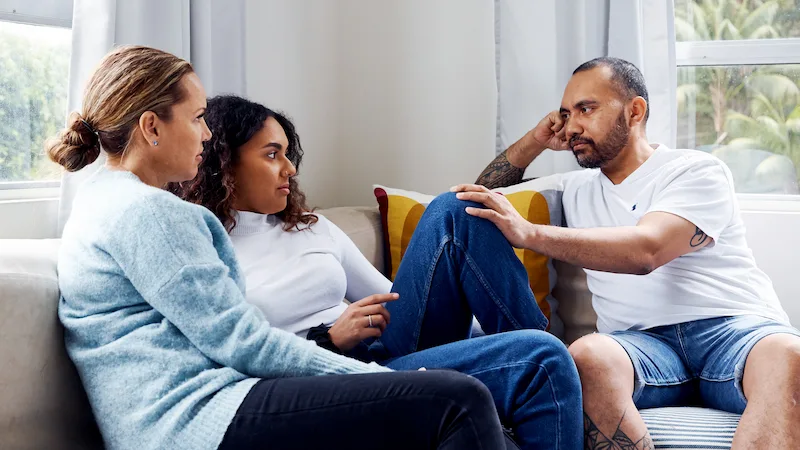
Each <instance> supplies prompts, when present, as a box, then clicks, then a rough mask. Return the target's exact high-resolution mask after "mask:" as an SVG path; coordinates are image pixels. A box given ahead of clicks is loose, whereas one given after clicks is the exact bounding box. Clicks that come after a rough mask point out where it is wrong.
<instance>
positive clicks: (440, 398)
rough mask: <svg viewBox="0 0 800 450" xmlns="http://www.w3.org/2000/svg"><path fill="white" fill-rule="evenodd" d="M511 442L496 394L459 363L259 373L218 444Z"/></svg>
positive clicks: (307, 446) (455, 446) (498, 445)
mask: <svg viewBox="0 0 800 450" xmlns="http://www.w3.org/2000/svg"><path fill="white" fill-rule="evenodd" d="M340 448H341V449H354V448H357V449H360V450H365V449H387V450H391V449H398V450H400V449H402V450H411V449H431V450H433V449H440V450H444V449H447V450H469V449H484V450H489V449H506V448H518V447H517V446H516V445H515V444H514V443H513V442H512V441H511V440H510V439H509V438H508V437H507V436H506V435H505V434H504V433H503V429H502V426H501V425H500V421H499V419H498V417H497V411H496V409H495V406H494V401H493V400H492V396H491V394H490V393H489V391H488V389H486V387H485V386H484V385H483V384H481V383H480V382H479V381H477V380H475V379H473V378H471V377H468V376H466V375H462V374H460V373H457V372H453V371H437V370H431V371H423V372H412V371H408V372H393V373H376V374H364V375H329V376H317V377H298V378H282V379H276V380H261V381H259V382H258V383H257V384H256V385H255V386H254V387H253V389H252V390H251V391H250V393H249V394H248V395H247V397H246V398H245V400H244V402H243V403H242V405H241V406H240V407H239V410H238V411H237V412H236V415H235V416H234V418H233V420H232V421H231V424H230V426H229V427H228V430H227V432H226V433H225V437H224V438H223V440H222V443H221V444H220V446H219V449H220V450H234V449H236V450H255V449H270V450H278V449H280V450H283V449H287V450H288V449H298V450H300V449H302V450H314V449H324V450H332V449H340Z"/></svg>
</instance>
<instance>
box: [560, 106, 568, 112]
mask: <svg viewBox="0 0 800 450" xmlns="http://www.w3.org/2000/svg"><path fill="white" fill-rule="evenodd" d="M558 112H559V114H565V113H566V114H569V110H568V109H567V108H564V107H563V106H562V107H561V108H560V109H559V110H558Z"/></svg>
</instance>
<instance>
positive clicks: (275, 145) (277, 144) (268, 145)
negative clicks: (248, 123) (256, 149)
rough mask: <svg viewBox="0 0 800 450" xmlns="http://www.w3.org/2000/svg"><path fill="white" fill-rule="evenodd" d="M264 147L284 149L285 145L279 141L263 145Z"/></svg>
mask: <svg viewBox="0 0 800 450" xmlns="http://www.w3.org/2000/svg"><path fill="white" fill-rule="evenodd" d="M262 148H274V149H276V150H282V149H283V146H282V145H281V144H279V143H277V142H270V143H268V144H267V145H265V146H263V147H262Z"/></svg>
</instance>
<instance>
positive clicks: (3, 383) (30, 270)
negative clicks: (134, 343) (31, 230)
mask: <svg viewBox="0 0 800 450" xmlns="http://www.w3.org/2000/svg"><path fill="white" fill-rule="evenodd" d="M57 252H58V241H55V240H0V361H2V370H0V448H9V449H41V448H53V449H61V448H101V443H100V437H99V433H98V432H97V428H96V425H95V424H94V419H93V416H92V412H91V409H90V408H89V404H88V401H87V399H86V395H85V394H84V391H83V389H82V387H81V383H80V379H79V378H78V374H77V371H76V370H75V367H74V366H73V365H72V362H71V361H70V360H69V358H68V357H67V352H66V350H65V348H64V334H63V329H62V327H61V325H60V323H59V321H58V316H57V307H58V296H59V294H58V280H57V278H56V257H57Z"/></svg>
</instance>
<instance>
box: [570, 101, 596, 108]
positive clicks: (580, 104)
mask: <svg viewBox="0 0 800 450" xmlns="http://www.w3.org/2000/svg"><path fill="white" fill-rule="evenodd" d="M597 105H599V103H598V102H596V101H594V100H581V101H579V102H578V103H575V109H581V108H585V107H587V106H597Z"/></svg>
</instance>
